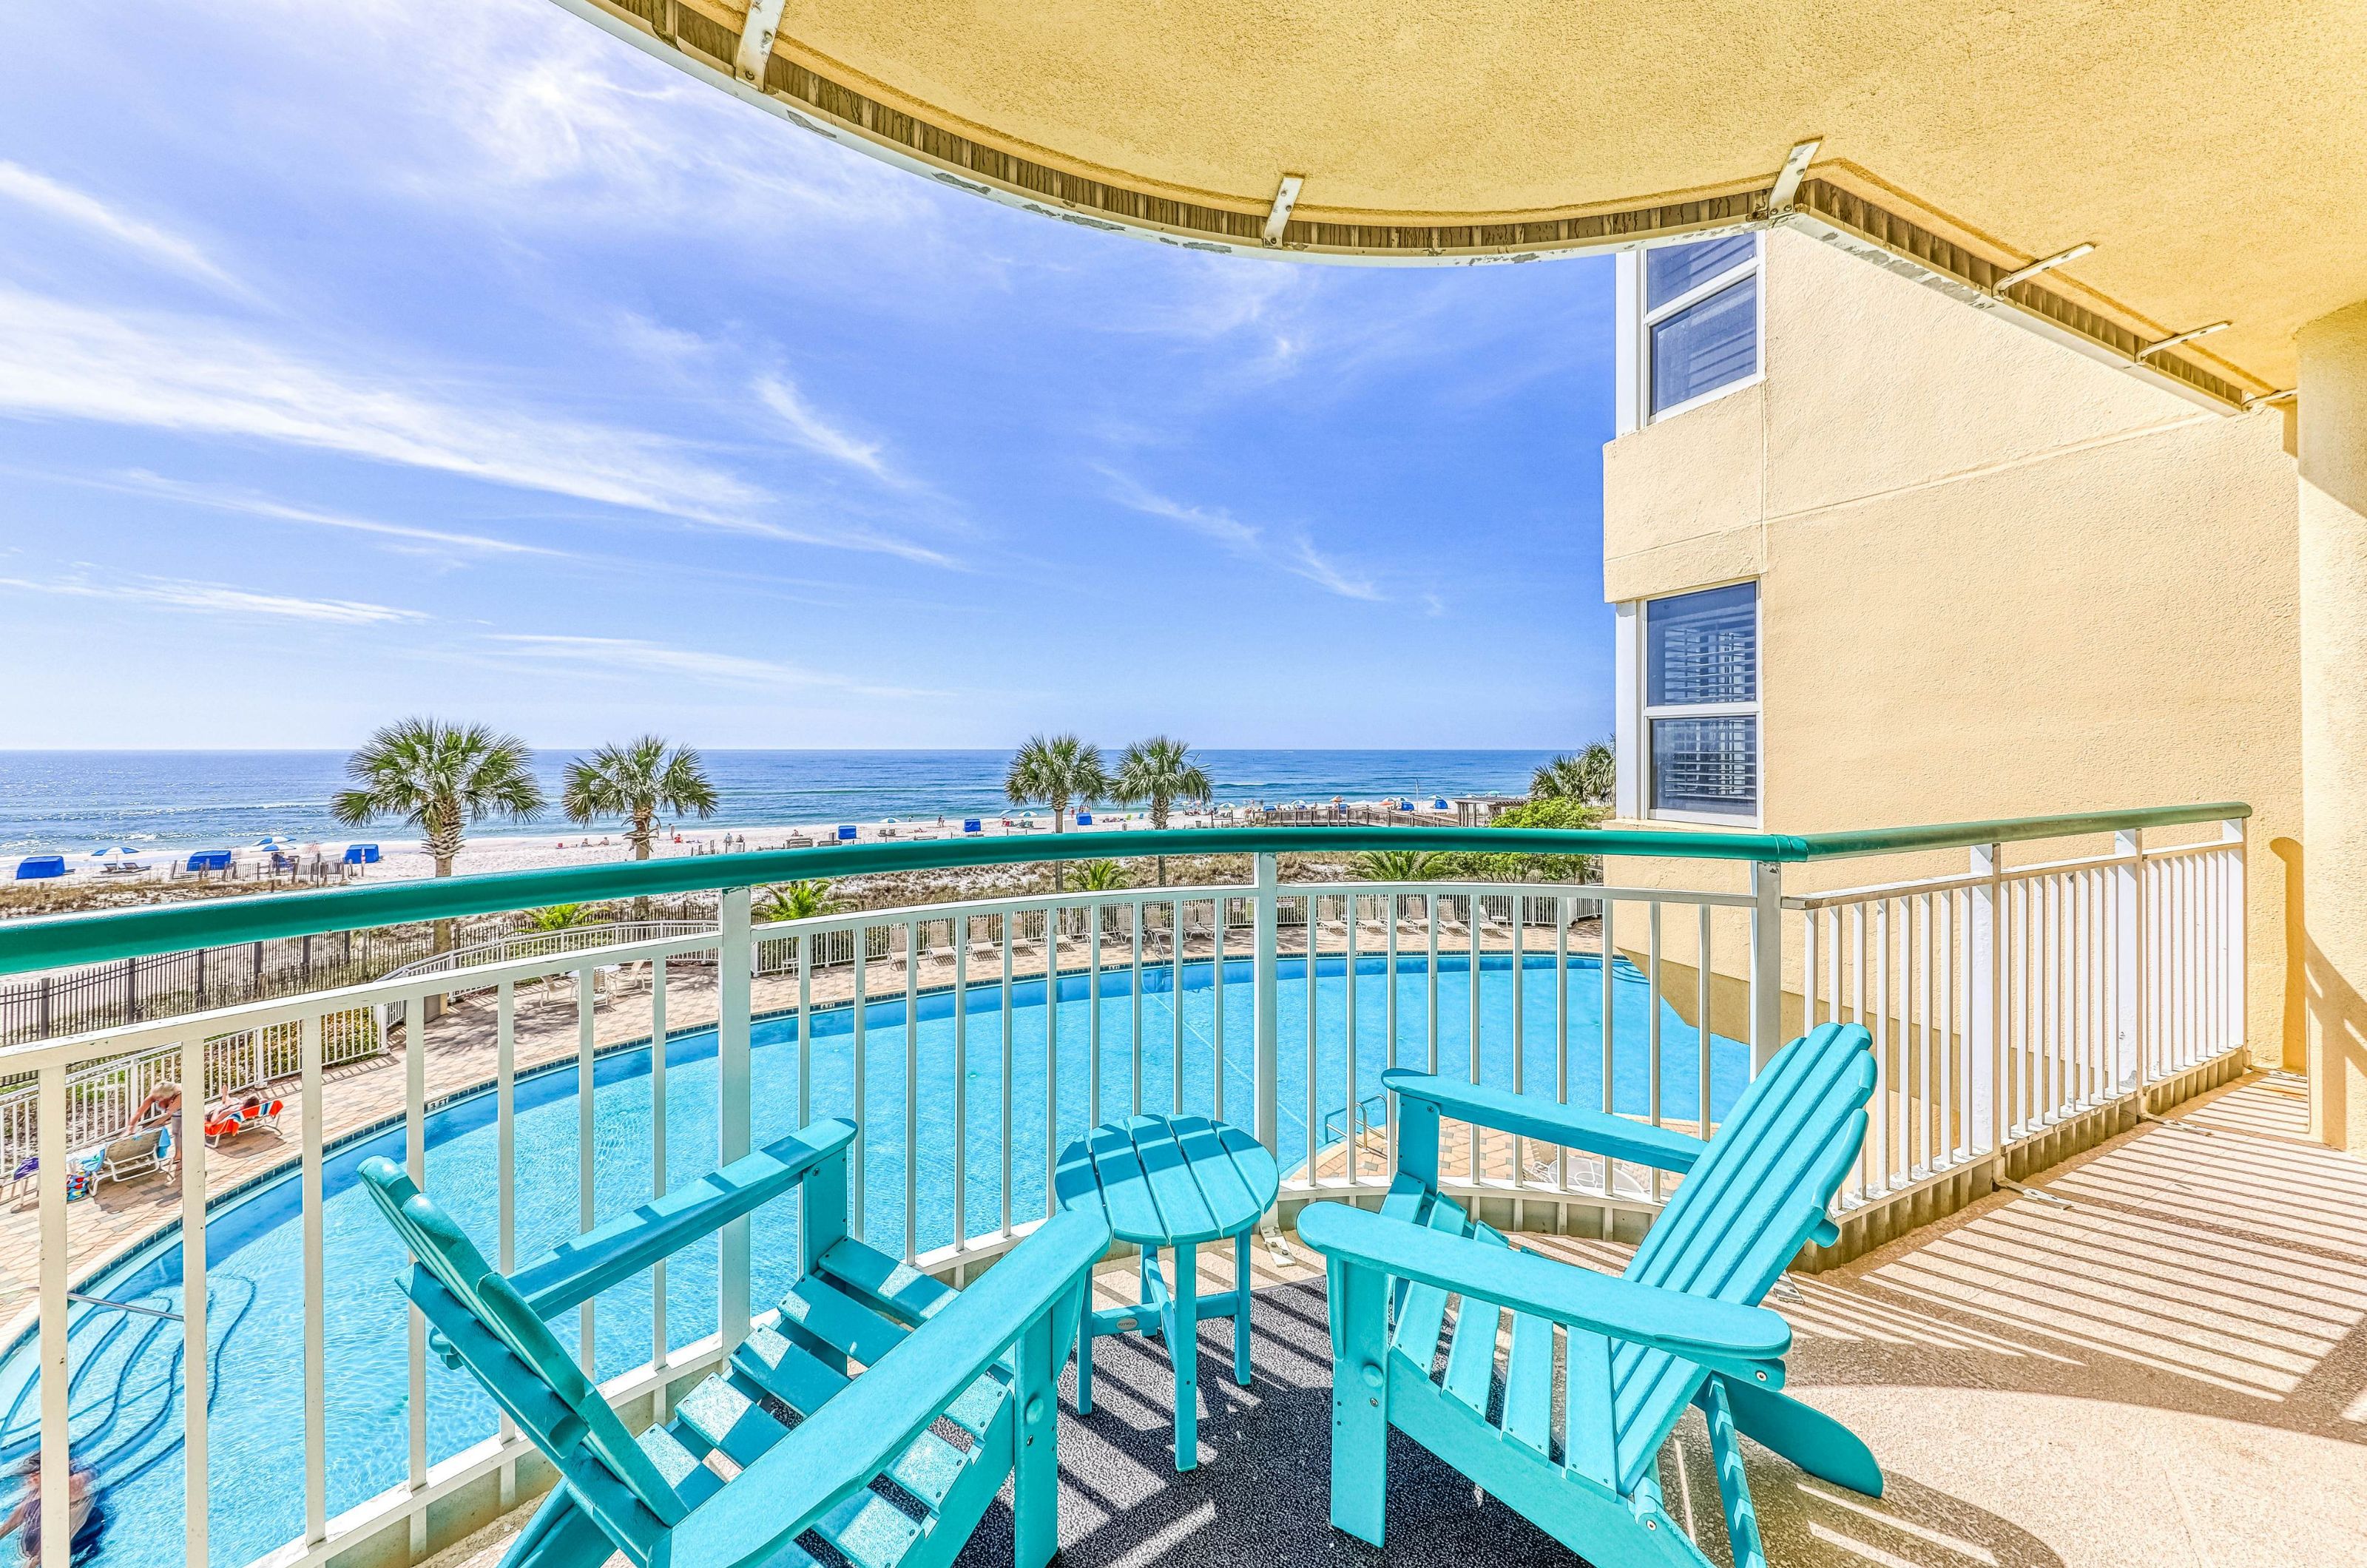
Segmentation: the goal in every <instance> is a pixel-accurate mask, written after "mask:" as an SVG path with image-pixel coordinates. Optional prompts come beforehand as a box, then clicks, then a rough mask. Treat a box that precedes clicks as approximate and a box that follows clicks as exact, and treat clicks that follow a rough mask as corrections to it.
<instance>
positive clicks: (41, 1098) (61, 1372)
mask: <svg viewBox="0 0 2367 1568" xmlns="http://www.w3.org/2000/svg"><path fill="white" fill-rule="evenodd" d="M186 1059H187V1058H186V1057H184V1060H185V1061H186ZM67 1066H69V1064H67V1063H65V1062H45V1063H43V1064H42V1065H41V1066H40V1069H39V1072H38V1074H37V1076H36V1077H35V1080H34V1081H35V1084H36V1086H37V1087H36V1088H35V1090H34V1093H35V1096H36V1103H35V1106H34V1121H35V1133H36V1136H37V1141H36V1143H35V1145H34V1146H35V1148H36V1149H37V1150H38V1151H39V1153H38V1157H39V1158H40V1162H41V1163H40V1167H39V1168H38V1171H37V1174H36V1178H35V1179H36V1180H38V1181H39V1183H40V1209H41V1216H40V1252H39V1253H38V1255H37V1256H36V1258H35V1265H34V1266H35V1267H36V1268H37V1269H39V1270H40V1292H41V1296H40V1311H41V1340H40V1356H41V1441H40V1460H39V1461H38V1462H39V1464H40V1470H39V1472H38V1473H39V1476H40V1483H41V1495H43V1496H45V1497H63V1496H65V1495H68V1492H69V1491H70V1489H71V1487H72V1485H73V1481H72V1476H73V1473H74V1472H73V1453H72V1450H71V1449H70V1448H69V1446H68V1444H69V1441H70V1438H69V1427H68V1421H69V1418H70V1415H71V1412H70V1410H69V1407H68V1404H67V1401H66V1394H67V1393H68V1385H69V1383H70V1382H71V1380H72V1377H73V1365H72V1350H71V1348H70V1346H69V1344H68V1340H67V1334H66V1331H67V1328H68V1326H69V1322H70V1320H69V1318H68V1316H67V1314H68V1313H69V1311H70V1310H71V1304H70V1303H69V1302H68V1301H67V1299H66V1291H67V1288H68V1287H69V1286H70V1285H71V1284H72V1283H73V1277H72V1274H71V1272H70V1270H71V1269H72V1268H73V1264H72V1262H71V1260H70V1259H69V1258H67V1256H66V1186H67V1181H68V1177H67V1171H66V1160H65V1151H66V1143H67V1138H68V1134H67V1132H66V1068H67ZM182 1081H183V1082H184V1083H188V1082H193V1081H194V1080H192V1079H188V1078H184V1079H183V1080H182ZM204 1109H205V1107H204V1102H203V1101H202V1100H199V1101H198V1102H197V1103H196V1104H195V1105H194V1106H192V1105H191V1104H190V1100H189V1096H188V1095H187V1091H184V1093H183V1097H182V1111H181V1121H180V1122H179V1126H180V1127H182V1128H184V1129H186V1128H192V1127H197V1126H198V1124H199V1119H200V1117H201V1115H202V1113H203V1111H204ZM204 1142H205V1139H204V1136H203V1134H202V1133H201V1134H199V1136H198V1143H199V1145H201V1146H202V1145H203V1144H204ZM186 1205H187V1200H186V1199H185V1200H184V1208H185V1210H186ZM203 1245H204V1244H203V1243H202V1242H200V1243H199V1246H200V1247H202V1246H203ZM198 1348H199V1351H200V1358H199V1360H198V1366H199V1367H200V1368H201V1369H202V1367H203V1365H204V1361H203V1357H202V1351H203V1349H204V1347H203V1346H202V1345H200V1346H199V1347H198ZM200 1376H201V1377H202V1371H201V1372H200ZM204 1480H205V1472H204V1468H203V1466H202V1465H198V1466H193V1467H192V1468H191V1470H190V1483H191V1484H190V1488H189V1495H190V1496H191V1497H192V1498H193V1499H196V1498H201V1497H202V1495H203V1493H204ZM198 1512H199V1513H200V1514H202V1512H203V1504H202V1502H199V1503H198ZM73 1538H74V1532H73V1531H72V1530H62V1529H51V1530H44V1531H42V1532H41V1558H40V1568H68V1564H69V1563H70V1562H72V1561H73V1551H74V1540H73ZM195 1568H205V1560H204V1559H203V1558H202V1557H200V1558H198V1562H197V1564H196V1565H195Z"/></svg>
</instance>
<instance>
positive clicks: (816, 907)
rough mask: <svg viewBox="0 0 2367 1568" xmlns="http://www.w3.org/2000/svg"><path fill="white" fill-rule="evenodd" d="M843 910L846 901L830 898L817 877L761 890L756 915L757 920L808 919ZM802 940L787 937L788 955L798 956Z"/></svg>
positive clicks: (823, 884)
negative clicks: (763, 896) (759, 906)
mask: <svg viewBox="0 0 2367 1568" xmlns="http://www.w3.org/2000/svg"><path fill="white" fill-rule="evenodd" d="M844 908H846V901H845V900H844V899H843V898H838V897H833V896H832V893H831V890H830V884H829V883H827V882H825V881H823V880H822V879H821V877H818V876H810V877H807V878H806V879H805V880H804V881H802V882H784V883H783V884H781V885H780V886H778V887H772V888H767V889H766V890H765V898H764V908H763V909H762V910H760V911H759V912H758V913H757V916H756V918H757V919H760V920H765V921H772V920H810V919H817V918H818V917H820V916H822V915H835V914H836V913H838V912H839V911H840V910H841V909H844ZM804 940H805V939H804V938H803V937H796V936H793V937H791V938H789V956H790V957H791V958H792V959H794V958H796V957H797V955H798V943H799V942H803V941H804Z"/></svg>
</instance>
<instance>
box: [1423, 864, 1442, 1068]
mask: <svg viewBox="0 0 2367 1568" xmlns="http://www.w3.org/2000/svg"><path fill="white" fill-rule="evenodd" d="M1422 899H1423V910H1424V915H1423V925H1424V926H1425V928H1426V929H1427V932H1428V936H1429V941H1430V968H1429V970H1428V971H1427V976H1428V978H1427V982H1426V983H1427V987H1428V992H1429V997H1430V1023H1429V1033H1428V1035H1427V1036H1426V1042H1427V1044H1428V1047H1429V1053H1430V1061H1429V1065H1428V1066H1425V1067H1424V1068H1423V1069H1422V1070H1423V1071H1424V1072H1427V1073H1435V1072H1437V1071H1438V895H1437V894H1435V893H1425V894H1423V895H1422Z"/></svg>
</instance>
